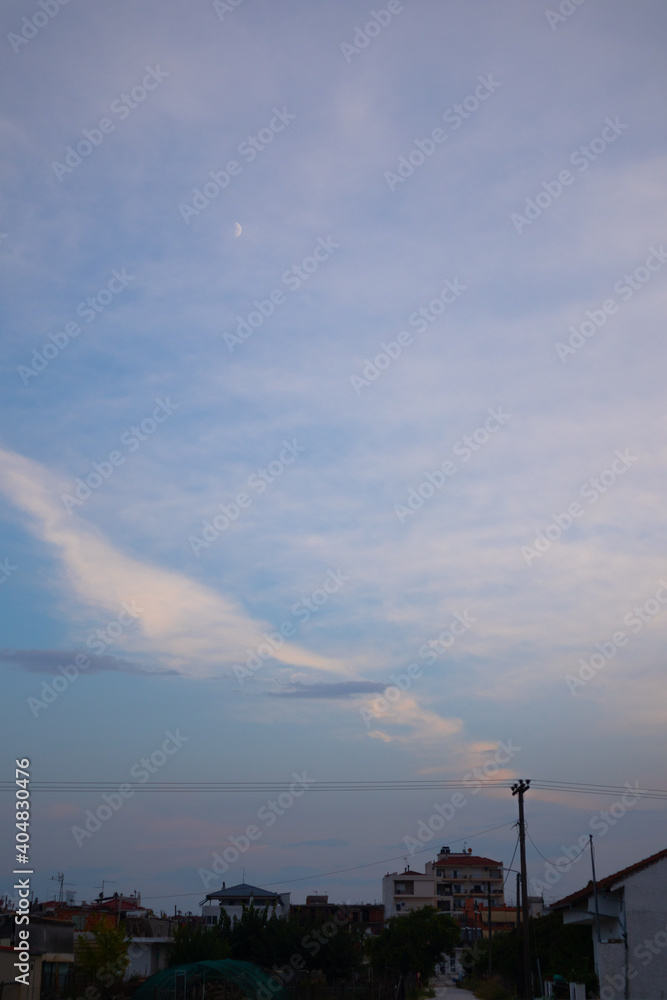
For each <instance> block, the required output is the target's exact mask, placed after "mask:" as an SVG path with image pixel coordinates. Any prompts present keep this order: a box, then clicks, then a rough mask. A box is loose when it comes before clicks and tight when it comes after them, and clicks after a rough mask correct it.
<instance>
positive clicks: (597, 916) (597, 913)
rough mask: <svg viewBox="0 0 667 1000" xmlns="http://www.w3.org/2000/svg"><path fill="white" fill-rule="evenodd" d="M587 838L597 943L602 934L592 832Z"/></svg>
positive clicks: (600, 939)
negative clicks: (589, 852)
mask: <svg viewBox="0 0 667 1000" xmlns="http://www.w3.org/2000/svg"><path fill="white" fill-rule="evenodd" d="M588 839H589V842H590V846H591V870H592V873H593V899H594V900H595V929H596V931H597V938H598V944H599V943H600V941H602V935H601V934H600V910H599V908H598V884H597V880H596V878H595V856H594V854H593V834H592V833H589V834H588Z"/></svg>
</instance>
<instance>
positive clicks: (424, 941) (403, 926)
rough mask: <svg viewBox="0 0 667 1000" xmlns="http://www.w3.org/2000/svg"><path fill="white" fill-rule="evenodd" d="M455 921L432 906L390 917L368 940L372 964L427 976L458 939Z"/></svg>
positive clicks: (452, 948) (391, 969) (379, 968)
mask: <svg viewBox="0 0 667 1000" xmlns="http://www.w3.org/2000/svg"><path fill="white" fill-rule="evenodd" d="M459 933H460V932H459V927H458V924H457V923H456V922H455V921H454V920H452V918H451V917H448V916H447V915H446V914H442V913H438V911H437V910H436V909H435V908H434V907H433V906H423V907H422V908H421V909H419V910H411V911H410V913H407V914H406V915H405V916H404V917H403V916H401V917H392V918H391V919H390V920H388V921H387V923H386V924H385V926H384V928H383V929H382V931H381V933H380V934H379V935H378V936H377V937H374V938H371V939H370V940H369V942H368V953H369V955H370V960H371V964H372V966H373V968H374V969H375V970H377V971H378V972H380V973H383V972H384V971H385V970H387V969H388V970H390V971H392V972H399V973H402V974H406V973H409V972H413V973H417V972H418V973H419V974H420V975H421V976H422V978H424V979H428V978H430V977H431V976H432V975H433V973H434V971H435V966H436V964H437V962H438V961H439V960H440V958H441V956H442V955H443V954H445V953H446V954H451V952H453V950H454V947H455V945H456V944H457V943H458V940H459Z"/></svg>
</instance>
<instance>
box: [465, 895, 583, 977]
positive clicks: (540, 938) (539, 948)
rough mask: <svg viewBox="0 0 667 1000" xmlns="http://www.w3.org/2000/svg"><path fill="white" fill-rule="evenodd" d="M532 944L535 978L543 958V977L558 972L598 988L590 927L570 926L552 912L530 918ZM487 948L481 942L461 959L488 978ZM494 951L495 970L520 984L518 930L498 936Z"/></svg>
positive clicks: (469, 967)
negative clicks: (518, 977)
mask: <svg viewBox="0 0 667 1000" xmlns="http://www.w3.org/2000/svg"><path fill="white" fill-rule="evenodd" d="M530 941H531V957H532V969H533V975H534V976H535V977H537V961H536V959H537V958H538V957H539V960H540V970H541V972H542V976H543V977H546V976H548V977H551V976H553V975H554V974H555V973H558V974H560V975H562V976H565V978H566V979H570V980H572V981H573V982H579V983H584V984H585V986H586V988H587V990H591V991H592V990H594V989H595V986H596V983H597V978H596V976H595V969H594V963H593V938H592V936H591V929H590V926H585V927H582V926H580V925H578V924H567V925H566V924H563V918H562V916H561V915H560V914H559V913H549V914H547V916H544V917H534V918H531V919H530ZM487 948H488V942H487V941H477V942H476V943H475V945H474V946H473V947H472V948H470V949H468V950H466V951H464V952H463V955H462V956H461V964H462V965H463V967H464V968H465V969H469V970H471V971H473V972H475V973H477V974H480V975H485V974H486V971H487V968H488V951H487ZM492 949H493V955H492V958H493V971H494V972H499V973H501V974H502V975H503V976H504V977H505V978H506V979H508V980H510V981H512V982H514V983H516V982H517V973H518V969H519V966H520V962H521V957H520V956H521V941H520V940H519V938H518V937H517V933H516V931H515V930H512V931H508V932H506V933H497V934H494V936H493V945H492ZM535 981H537V979H536V980H535Z"/></svg>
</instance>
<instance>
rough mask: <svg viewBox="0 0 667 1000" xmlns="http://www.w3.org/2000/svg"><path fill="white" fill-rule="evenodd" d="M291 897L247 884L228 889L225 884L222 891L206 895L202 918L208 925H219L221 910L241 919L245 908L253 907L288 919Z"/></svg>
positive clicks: (284, 893) (287, 893) (285, 893)
mask: <svg viewBox="0 0 667 1000" xmlns="http://www.w3.org/2000/svg"><path fill="white" fill-rule="evenodd" d="M290 895H291V893H289V892H269V891H268V890H267V889H260V888H259V887H258V886H256V885H249V884H248V883H247V882H241V883H240V884H239V885H232V886H230V887H229V889H228V888H227V887H226V885H225V883H224V882H223V883H222V889H218V891H217V892H209V893H207V894H206V899H205V900H204V903H203V904H202V916H204V917H205V919H206V923H207V924H217V923H218V920H219V918H220V910H221V909H223V910H225V911H226V913H227V914H228V916H230V917H232V918H234V917H239V918H240V917H241V915H242V914H243V910H244V908H245V909H247V908H248V907H250V906H253V907H254V908H255V909H260V908H261V909H269V910H272V911H273V912H274V913H275V914H276V916H278V917H286V916H287V915H288V913H289V906H290ZM206 904H208V905H206Z"/></svg>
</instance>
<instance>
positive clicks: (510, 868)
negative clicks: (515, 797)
mask: <svg viewBox="0 0 667 1000" xmlns="http://www.w3.org/2000/svg"><path fill="white" fill-rule="evenodd" d="M516 825H517V824H516V823H513V824H512V826H516ZM519 839H520V837H519V834H518V833H517V835H516V843H515V845H514V851H513V852H512V860H511V861H510V863H509V865H508V866H507V875H506V876H505V880H504V881H503V889H504V888H505V886H506V885H507V879H508V878H509V877H510V875H511V874H512V865H513V864H514V858H515V857H516V849H517V847H518V846H519Z"/></svg>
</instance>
